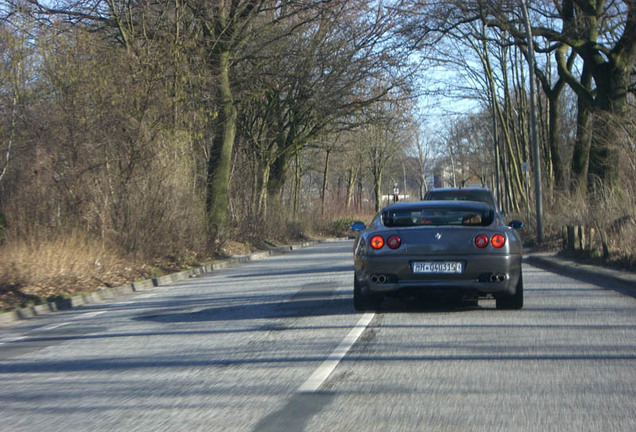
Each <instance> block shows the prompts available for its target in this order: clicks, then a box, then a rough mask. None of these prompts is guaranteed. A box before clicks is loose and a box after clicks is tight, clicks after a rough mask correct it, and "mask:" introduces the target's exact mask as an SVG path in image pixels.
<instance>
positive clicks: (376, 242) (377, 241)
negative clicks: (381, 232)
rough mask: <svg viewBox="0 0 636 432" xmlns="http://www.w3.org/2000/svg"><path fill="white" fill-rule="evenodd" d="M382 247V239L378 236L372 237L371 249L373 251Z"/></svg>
mask: <svg viewBox="0 0 636 432" xmlns="http://www.w3.org/2000/svg"><path fill="white" fill-rule="evenodd" d="M382 246H384V239H383V238H382V237H380V236H374V237H372V238H371V247H372V248H373V249H382Z"/></svg>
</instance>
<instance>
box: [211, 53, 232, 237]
mask: <svg viewBox="0 0 636 432" xmlns="http://www.w3.org/2000/svg"><path fill="white" fill-rule="evenodd" d="M216 61H217V63H218V64H217V67H218V71H219V90H220V101H219V102H220V110H219V117H218V119H217V121H216V126H215V134H214V139H213V141H212V149H211V151H210V157H209V160H208V181H207V210H208V222H209V225H208V227H209V231H210V235H211V238H212V239H213V240H215V239H218V238H220V237H221V236H223V234H224V233H225V230H226V228H227V220H228V214H227V210H228V204H229V183H230V168H231V165H232V150H233V148H234V139H235V137H236V120H237V111H236V106H235V105H234V98H233V96H232V88H231V84H230V52H229V51H227V50H224V51H221V52H220V53H219V54H218V58H217V59H216Z"/></svg>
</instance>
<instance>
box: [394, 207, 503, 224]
mask: <svg viewBox="0 0 636 432" xmlns="http://www.w3.org/2000/svg"><path fill="white" fill-rule="evenodd" d="M493 217H494V213H493V211H492V210H491V209H483V210H482V209H474V208H453V209H447V208H431V207H428V208H420V209H413V208H409V209H389V210H385V211H384V213H383V215H382V221H383V223H384V226H386V227H413V226H449V225H450V226H452V225H455V226H488V225H490V224H492V221H493Z"/></svg>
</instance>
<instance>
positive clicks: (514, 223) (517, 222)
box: [508, 220, 523, 230]
mask: <svg viewBox="0 0 636 432" xmlns="http://www.w3.org/2000/svg"><path fill="white" fill-rule="evenodd" d="M508 226H509V227H510V228H514V229H516V230H519V229H521V228H523V222H521V221H520V220H513V221H510V223H509V224H508Z"/></svg>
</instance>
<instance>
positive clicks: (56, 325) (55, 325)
mask: <svg viewBox="0 0 636 432" xmlns="http://www.w3.org/2000/svg"><path fill="white" fill-rule="evenodd" d="M69 324H70V322H63V323H60V324H53V325H50V326H47V327H42V328H39V329H38V330H40V331H49V330H55V329H57V328H60V327H64V326H67V325H69Z"/></svg>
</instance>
